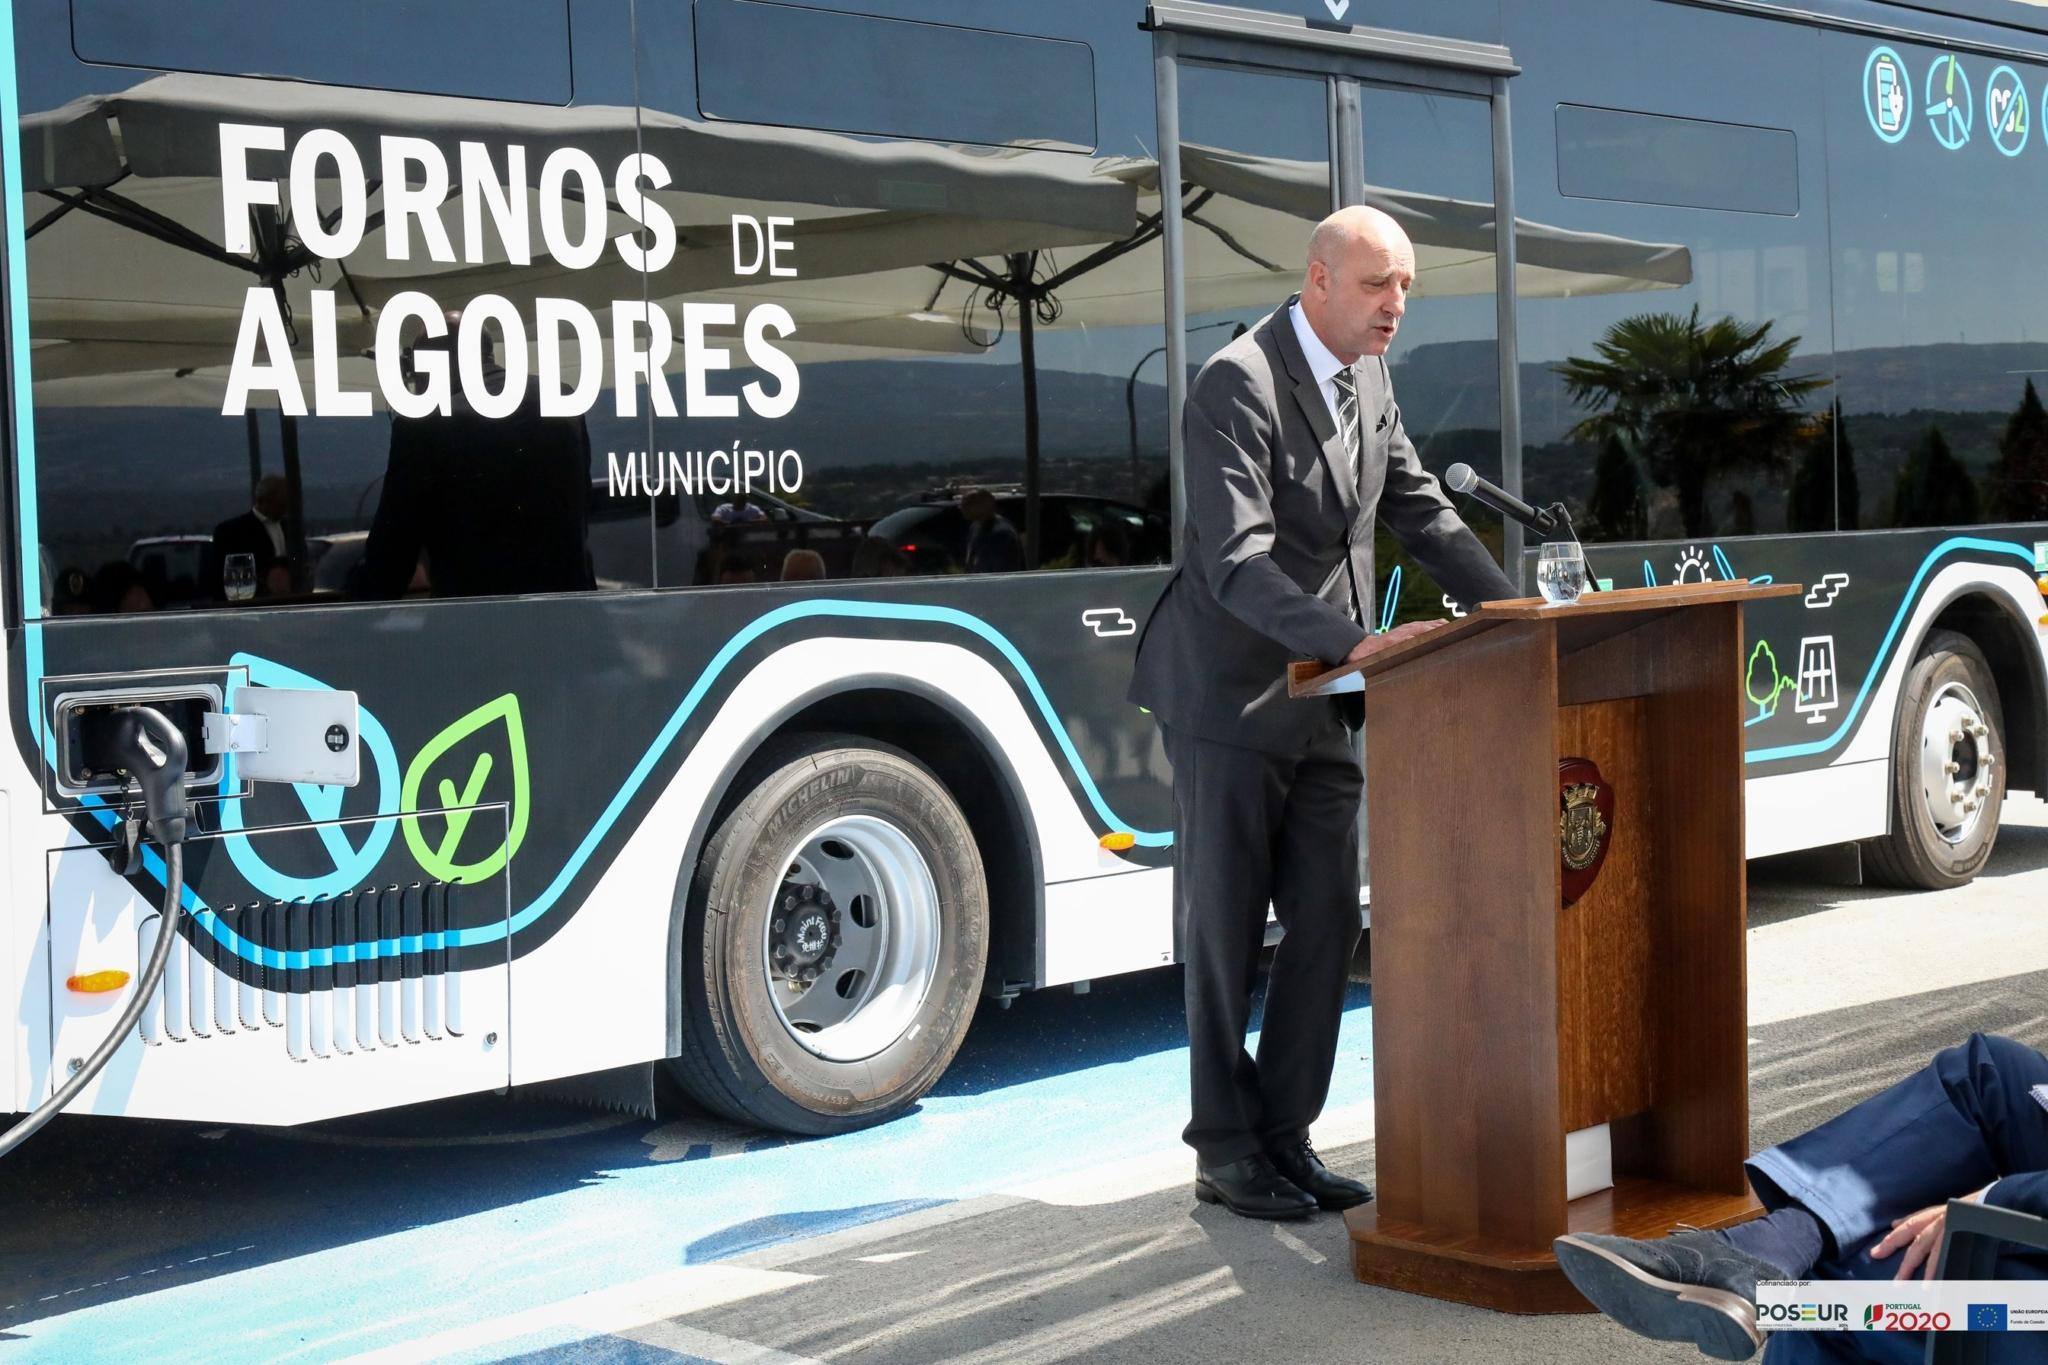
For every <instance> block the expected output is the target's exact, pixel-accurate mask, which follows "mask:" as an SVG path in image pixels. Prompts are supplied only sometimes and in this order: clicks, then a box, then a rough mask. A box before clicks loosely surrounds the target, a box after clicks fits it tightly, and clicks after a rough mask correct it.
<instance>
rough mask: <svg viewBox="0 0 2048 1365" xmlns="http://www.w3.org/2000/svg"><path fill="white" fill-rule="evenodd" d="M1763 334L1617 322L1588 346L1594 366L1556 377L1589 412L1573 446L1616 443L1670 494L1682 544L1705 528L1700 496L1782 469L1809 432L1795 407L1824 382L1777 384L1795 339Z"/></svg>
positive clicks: (1724, 326)
mask: <svg viewBox="0 0 2048 1365" xmlns="http://www.w3.org/2000/svg"><path fill="white" fill-rule="evenodd" d="M1770 332H1771V324H1770V323H1768V322H1759V323H1754V324H1748V323H1740V322H1737V321H1735V320H1734V319H1733V318H1720V319H1717V320H1715V321H1713V322H1710V323H1706V324H1704V325H1702V324H1701V322H1700V310H1699V306H1698V305H1697V304H1695V305H1694V306H1693V309H1692V312H1691V313H1690V314H1687V315H1684V316H1681V315H1679V314H1676V313H1643V314H1639V315H1637V316H1635V317H1631V318H1624V319H1622V320H1621V321H1620V322H1617V323H1615V324H1614V326H1612V327H1610V328H1608V329H1607V334H1606V335H1605V336H1604V337H1602V338H1601V339H1600V340H1599V341H1597V342H1595V343H1594V346H1593V349H1594V350H1595V351H1597V352H1598V353H1599V358H1598V359H1585V358H1579V357H1574V358H1573V359H1570V360H1567V361H1565V362H1564V363H1563V364H1561V365H1559V366H1558V367H1557V371H1558V374H1559V375H1560V376H1561V377H1562V378H1563V380H1564V383H1565V389H1566V391H1567V392H1569V393H1570V394H1571V396H1572V401H1573V402H1575V403H1577V404H1579V405H1580V406H1581V407H1587V408H1594V409H1597V410H1596V411H1595V412H1594V413H1593V415H1592V416H1590V417H1587V418H1586V419H1585V420H1583V421H1581V422H1580V423H1579V424H1578V425H1577V426H1575V427H1573V428H1572V431H1571V434H1572V435H1573V436H1574V437H1577V438H1579V439H1581V440H1585V441H1590V442H1596V443H1600V444H1603V445H1604V444H1605V443H1606V442H1608V441H1610V440H1617V439H1618V440H1619V441H1620V442H1621V444H1622V446H1623V448H1624V449H1626V450H1628V451H1630V452H1632V453H1633V454H1634V455H1635V457H1636V458H1637V459H1638V460H1640V461H1641V462H1642V465H1643V467H1644V469H1645V470H1646V471H1647V472H1648V474H1649V476H1650V478H1651V479H1653V480H1654V481H1656V482H1657V483H1658V484H1660V485H1663V486H1665V487H1669V488H1674V489H1676V491H1677V493H1678V510H1679V516H1680V519H1681V520H1682V521H1683V522H1684V525H1685V534H1687V535H1689V536H1701V535H1708V534H1710V533H1711V532H1712V530H1713V527H1712V526H1711V524H1710V519H1709V516H1708V510H1707V490H1708V488H1709V487H1710V485H1711V484H1712V482H1713V480H1714V478H1715V477H1716V476H1718V475H1722V474H1728V473H1733V472H1735V471H1737V470H1739V469H1743V468H1759V469H1764V470H1768V471H1773V472H1775V471H1777V470H1779V469H1781V468H1782V467H1783V466H1784V464H1785V462H1786V459H1787V458H1788V456H1789V454H1790V451H1791V448H1792V444H1793V442H1794V440H1795V438H1797V437H1798V436H1799V435H1800V433H1801V432H1802V431H1804V430H1805V428H1806V427H1807V425H1808V419H1807V416H1806V414H1805V412H1804V411H1803V410H1802V409H1801V407H1800V403H1799V400H1800V399H1801V398H1802V397H1804V396H1805V395H1806V394H1809V393H1812V392H1813V391H1814V390H1816V389H1819V388H1822V387H1825V386H1826V384H1827V383H1828V381H1827V380H1826V379H1823V378H1819V377H1817V376H1814V375H1786V374H1784V373H1783V370H1784V368H1785V366H1786V364H1787V363H1789V362H1790V360H1791V359H1792V352H1793V350H1794V349H1795V348H1796V347H1797V346H1798V345H1799V338H1798V337H1796V336H1794V337H1787V338H1786V339H1785V340H1783V341H1780V342H1777V343H1775V344H1773V343H1771V341H1770Z"/></svg>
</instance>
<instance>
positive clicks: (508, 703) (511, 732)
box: [398, 692, 532, 882]
mask: <svg viewBox="0 0 2048 1365" xmlns="http://www.w3.org/2000/svg"><path fill="white" fill-rule="evenodd" d="M493 721H498V722H502V723H503V725H504V727H505V752H506V754H507V755H508V756H509V757H510V759H511V764H510V773H511V778H512V796H511V811H510V817H511V818H510V823H509V825H508V827H507V829H506V833H505V842H504V843H502V844H500V845H499V846H498V847H497V849H496V850H494V851H493V852H491V853H489V854H487V855H486V856H485V857H483V858H481V859H478V860H477V861H475V862H468V863H460V862H457V861H455V855H456V853H457V852H458V851H459V850H460V849H461V847H462V836H463V834H464V833H466V832H467V831H468V829H469V822H470V817H472V816H473V815H475V814H476V812H475V811H474V810H450V812H449V813H448V814H447V815H444V816H440V817H438V818H440V819H441V820H443V821H444V822H445V824H446V826H447V828H446V830H445V831H444V832H443V833H442V836H441V842H440V844H439V846H438V847H432V846H429V844H428V842H427V835H426V832H425V831H424V830H423V829H422V828H421V823H422V822H423V821H424V820H427V819H431V818H436V817H431V816H422V815H420V814H419V813H418V812H419V809H420V784H421V783H422V782H423V781H424V780H425V779H426V776H427V772H428V770H429V769H431V768H432V767H433V766H434V765H435V764H436V763H438V762H440V761H441V759H442V758H443V757H444V756H446V755H447V753H448V752H449V750H451V749H453V748H455V746H456V745H458V744H460V743H462V741H464V740H466V739H468V738H469V737H470V736H472V735H475V734H477V733H478V732H479V731H482V730H485V729H486V728H487V727H489V726H490V724H491V723H492V722H493ZM493 766H495V765H494V760H493V757H492V750H491V749H490V748H488V747H487V748H485V749H484V750H483V752H481V753H479V754H478V755H477V756H476V760H475V762H474V763H473V764H472V765H471V767H470V770H469V775H468V780H467V781H466V782H464V783H463V785H462V786H461V787H460V788H457V786H456V785H455V782H454V781H453V780H452V779H451V778H448V777H442V778H441V779H440V780H439V781H438V782H436V784H435V791H436V793H437V794H438V795H439V797H440V800H441V804H442V805H443V806H444V807H455V806H474V805H475V804H476V803H477V802H479V801H481V800H483V793H484V783H485V782H486V781H488V780H489V778H490V775H491V769H492V768H493ZM531 797H532V789H531V784H530V781H529V778H528V775H527V769H526V726H525V723H524V722H523V721H521V720H520V717H519V697H518V695H517V694H516V693H512V692H507V693H506V694H505V695H504V696H502V697H499V698H498V699H497V700H495V701H488V702H485V703H484V704H483V705H482V706H479V707H477V708H476V710H474V711H471V712H470V713H469V714H468V715H466V716H463V717H462V718H461V719H459V720H457V721H456V722H455V723H454V724H452V725H450V726H448V727H447V728H446V729H444V730H443V731H441V733H440V734H438V735H435V736H434V737H433V738H432V739H430V740H428V741H427V744H426V747H425V748H423V749H421V750H420V751H419V753H418V754H416V755H414V756H413V760H412V765H411V766H410V767H408V768H407V769H406V770H405V784H404V786H403V788H402V789H401V790H400V792H399V797H398V808H399V810H400V812H401V813H403V814H404V815H405V816H406V819H405V820H404V821H403V822H402V823H403V825H404V828H405V842H406V844H407V845H408V846H410V847H411V849H412V856H413V857H414V858H416V859H418V860H419V865H420V866H421V867H422V868H423V869H425V870H426V873H427V875H428V876H430V877H437V878H439V879H440V880H442V881H446V882H456V881H461V882H475V881H482V880H483V879H484V878H486V877H488V876H490V875H492V874H493V873H495V872H497V871H498V870H499V869H500V868H502V867H504V866H505V864H506V862H508V861H509V860H510V859H511V857H512V855H513V854H514V853H516V852H518V851H519V845H520V843H521V842H522V841H524V840H525V838H526V821H527V815H528V810H529V807H530V806H531V804H532V802H531Z"/></svg>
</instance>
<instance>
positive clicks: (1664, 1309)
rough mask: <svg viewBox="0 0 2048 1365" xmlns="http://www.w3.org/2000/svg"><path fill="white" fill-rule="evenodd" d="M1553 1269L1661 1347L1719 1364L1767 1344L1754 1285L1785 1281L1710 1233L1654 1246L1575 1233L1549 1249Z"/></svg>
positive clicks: (1605, 1310) (1692, 1234)
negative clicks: (1688, 1346) (1672, 1345)
mask: <svg viewBox="0 0 2048 1365" xmlns="http://www.w3.org/2000/svg"><path fill="white" fill-rule="evenodd" d="M1550 1245H1551V1249H1552V1250H1553V1251H1555V1252H1556V1253H1557V1264H1558V1268H1559V1269H1561V1270H1563V1271H1564V1273H1565V1278H1566V1279H1568V1280H1570V1281H1571V1282H1572V1285H1573V1287H1575V1288H1576V1289H1577V1290H1578V1291H1579V1292H1580V1293H1581V1294H1584V1295H1585V1296H1586V1298H1587V1299H1588V1300H1590V1301H1591V1302H1592V1305H1593V1306H1594V1307H1595V1308H1597V1309H1599V1310H1600V1311H1601V1312H1603V1313H1605V1314H1606V1315H1607V1316H1608V1317H1610V1318H1613V1319H1614V1320H1615V1321H1616V1322H1618V1323H1620V1324H1621V1325H1622V1326H1623V1327H1626V1328H1628V1329H1629V1330H1630V1331H1631V1332H1635V1333H1637V1334H1638V1335H1640V1336H1646V1337H1652V1338H1654V1339H1656V1340H1658V1341H1689V1342H1691V1343H1692V1344H1693V1345H1695V1346H1697V1347H1699V1348H1700V1350H1701V1351H1702V1352H1704V1353H1705V1354H1707V1355H1710V1356H1712V1357H1713V1358H1714V1359H1716V1360H1747V1359H1749V1358H1750V1357H1751V1356H1752V1355H1754V1354H1756V1351H1757V1348H1758V1347H1760V1346H1762V1345H1763V1344H1764V1339H1763V1334H1762V1333H1761V1332H1759V1331H1758V1330H1757V1325H1756V1282H1757V1281H1758V1280H1760V1279H1762V1280H1782V1279H1786V1278H1788V1277H1787V1275H1786V1273H1785V1272H1784V1271H1783V1270H1780V1269H1779V1268H1778V1267H1777V1266H1774V1265H1772V1264H1771V1263H1770V1262H1768V1261H1760V1260H1758V1259H1757V1258H1756V1257H1754V1256H1749V1255H1745V1254H1744V1253H1742V1252H1740V1251H1737V1250H1736V1249H1735V1248H1734V1247H1732V1246H1730V1245H1729V1244H1728V1240H1727V1239H1726V1238H1725V1237H1721V1236H1719V1235H1718V1234H1716V1233H1712V1232H1698V1231H1687V1232H1676V1233H1673V1234H1672V1235H1671V1236H1669V1237H1660V1238H1657V1239H1656V1240H1655V1241H1643V1240H1639V1239H1637V1238H1634V1237H1607V1236H1602V1235H1600V1234H1598V1233H1590V1232H1589V1233H1573V1234H1571V1235H1569V1236H1565V1237H1560V1238H1558V1239H1557V1240H1556V1241H1554V1242H1552V1243H1551V1244H1550Z"/></svg>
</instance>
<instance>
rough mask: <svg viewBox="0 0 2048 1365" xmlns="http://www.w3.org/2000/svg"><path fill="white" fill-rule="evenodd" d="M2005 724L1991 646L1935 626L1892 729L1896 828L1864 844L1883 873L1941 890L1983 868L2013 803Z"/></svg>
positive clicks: (1896, 881)
mask: <svg viewBox="0 0 2048 1365" xmlns="http://www.w3.org/2000/svg"><path fill="white" fill-rule="evenodd" d="M2005 757H2006V751H2005V724H2004V715H2003V713H2002V712H2001V711H2000V710H1999V705H1998V687H1997V685H1996V684H1995V683H1993V682H1992V680H1991V666H1990V664H1988V663H1986V662H1985V660H1984V655H1983V653H1982V652H1981V651H1980V650H1979V649H1978V648H1977V646H1976V645H1974V644H1972V643H1971V642H1970V640H1969V639H1968V638H1967V637H1965V636H1962V635H1957V634H1955V633H1953V632H1951V631H1935V632H1933V633H1932V634H1930V635H1929V636H1928V638H1927V644H1926V646H1925V648H1924V649H1923V651H1922V653H1921V655H1920V657H1919V658H1918V659H1917V660H1915V661H1914V663H1913V666H1912V668H1911V669H1909V670H1908V671H1907V673H1906V685H1905V689H1904V691H1903V692H1902V694H1901V695H1900V698H1899V711H1898V721H1897V728H1896V729H1895V730H1894V731H1893V735H1892V795H1891V801H1892V809H1891V825H1892V832H1891V833H1890V834H1888V835H1886V836H1885V837H1883V838H1881V839H1873V840H1870V841H1869V842H1868V843H1866V844H1865V845H1864V852H1865V855H1866V857H1865V861H1866V863H1867V864H1868V866H1869V867H1870V869H1871V871H1872V872H1873V873H1874V874H1875V876H1876V879H1877V880H1879V881H1881V882H1885V883H1887V884H1889V885H1892V886H1906V887H1921V888H1925V889H1927V890H1939V889H1941V888H1943V887H1950V886H1961V885H1963V884H1964V883H1965V882H1968V881H1969V880H1971V879H1972V878H1973V877H1975V876H1976V875H1977V874H1978V872H1980V871H1982V870H1983V867H1984V863H1985V861H1986V860H1987V859H1988V858H1990V856H1991V846H1992V844H1993V843H1995V842H1996V841H1997V839H1998V812H1999V807H2000V806H2001V805H2002V804H2003V803H2004V801H2005Z"/></svg>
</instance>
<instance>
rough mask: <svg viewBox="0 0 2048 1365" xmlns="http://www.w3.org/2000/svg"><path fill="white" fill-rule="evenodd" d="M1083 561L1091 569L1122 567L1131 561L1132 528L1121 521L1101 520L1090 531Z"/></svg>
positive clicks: (1082, 557)
mask: <svg viewBox="0 0 2048 1365" xmlns="http://www.w3.org/2000/svg"><path fill="white" fill-rule="evenodd" d="M1081 562H1082V563H1083V564H1084V565H1085V566H1086V567H1088V568H1091V569H1114V568H1120V567H1121V566H1123V565H1125V564H1129V563H1130V562H1131V528H1130V527H1128V526H1126V525H1124V524H1123V523H1122V522H1120V521H1099V522H1097V523H1096V524H1095V526H1094V528H1093V529H1092V530H1090V531H1089V532H1088V541H1087V545H1086V547H1085V548H1084V551H1083V553H1082V556H1081Z"/></svg>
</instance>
